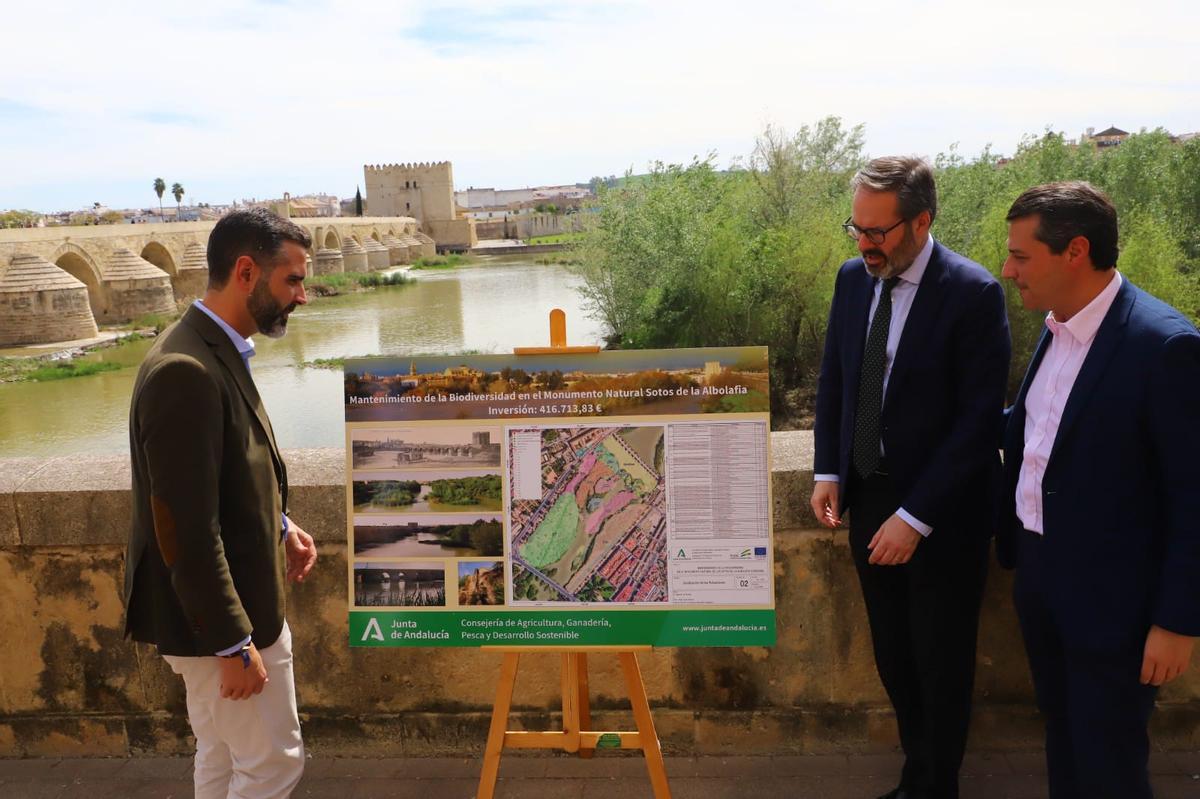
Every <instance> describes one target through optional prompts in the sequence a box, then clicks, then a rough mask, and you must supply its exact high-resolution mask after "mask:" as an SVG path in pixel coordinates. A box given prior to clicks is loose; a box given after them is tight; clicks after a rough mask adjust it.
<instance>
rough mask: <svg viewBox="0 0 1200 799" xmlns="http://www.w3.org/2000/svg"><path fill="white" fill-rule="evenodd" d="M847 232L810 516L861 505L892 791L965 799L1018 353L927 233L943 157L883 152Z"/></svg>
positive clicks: (863, 572)
mask: <svg viewBox="0 0 1200 799" xmlns="http://www.w3.org/2000/svg"><path fill="white" fill-rule="evenodd" d="M853 186H854V200H853V205H852V213H851V215H850V218H849V219H848V220H846V223H845V224H844V225H843V227H844V228H845V229H846V232H847V233H849V234H850V236H851V238H853V239H855V240H856V241H857V242H858V249H859V252H860V253H861V254H862V256H861V257H859V258H854V259H852V260H850V261H847V262H846V263H845V264H843V265H842V267H841V269H840V270H839V272H838V275H837V283H836V286H835V289H834V295H833V307H832V309H831V310H830V314H829V327H828V330H827V331H826V334H825V354H824V358H823V360H822V362H821V377H820V383H819V385H818V389H817V418H816V425H815V431H814V432H815V439H816V456H815V468H814V471H815V472H816V487H815V489H814V491H813V496H812V508H813V512H814V513H815V514H816V516H817V519H818V520H820V521H821V522H822V523H823V524H825V525H827V526H829V527H831V528H832V527H837V526H839V525H840V523H841V513H842V511H844V510H847V509H848V510H850V511H851V513H850V549H851V552H852V554H853V556H854V564H855V567H856V569H857V571H858V576H859V582H860V584H861V586H862V591H863V598H864V600H865V602H866V606H867V617H868V619H869V621H870V625H871V641H872V644H873V647H874V651H875V665H876V667H877V668H878V670H879V676H880V679H881V680H882V682H883V685H884V688H885V689H886V690H887V693H888V697H889V698H890V699H891V702H892V706H893V707H894V708H895V711H896V720H897V723H898V726H899V731H900V742H901V745H902V746H903V748H904V754H905V763H904V770H903V772H902V774H901V777H900V783H899V786H898V787H897V788H896V789H894V790H892V791H890V792H889V793H887V794H886V795H885V799H955V798H956V797H957V796H958V770H959V767H960V765H961V764H962V757H963V751H964V749H965V747H966V738H967V727H968V723H969V721H970V715H971V691H972V688H973V685H974V678H975V639H976V631H977V627H978V621H979V605H980V601H981V599H982V596H983V584H984V577H985V574H986V571H987V562H988V549H989V543H990V539H991V534H992V531H993V529H992V528H993V524H994V519H995V516H994V514H995V493H994V492H995V491H997V490H998V488H999V480H1000V458H999V452H998V451H997V447H996V432H995V431H996V422H995V420H996V418H997V417H998V415H999V414H1000V412H1001V411H1002V410H1003V408H1004V388H1005V385H1006V382H1007V378H1008V365H1009V359H1010V357H1011V347H1010V343H1009V335H1008V319H1007V316H1006V314H1005V309H1004V292H1003V290H1002V289H1001V288H1000V284H999V283H998V282H997V281H996V280H995V279H994V278H993V277H992V276H991V275H990V274H988V272H987V271H986V270H985V269H984V268H983V267H981V266H979V265H978V264H976V263H973V262H971V261H969V260H967V259H966V258H963V257H962V256H960V255H958V254H956V253H954V252H952V251H950V250H948V249H946V248H945V247H943V246H942V245H940V244H938V243H937V242H935V241H934V240H933V237H932V236H930V233H929V229H930V225H932V224H933V220H934V217H935V216H936V215H937V192H936V189H935V187H934V181H933V172H932V170H931V169H930V167H929V164H928V163H926V162H925V161H922V160H920V159H917V158H899V157H891V158H877V159H875V160H873V161H871V162H870V163H869V164H868V165H867V166H866V167H864V168H863V169H862V170H860V171H859V173H858V174H857V175H856V176H855V178H854V182H853Z"/></svg>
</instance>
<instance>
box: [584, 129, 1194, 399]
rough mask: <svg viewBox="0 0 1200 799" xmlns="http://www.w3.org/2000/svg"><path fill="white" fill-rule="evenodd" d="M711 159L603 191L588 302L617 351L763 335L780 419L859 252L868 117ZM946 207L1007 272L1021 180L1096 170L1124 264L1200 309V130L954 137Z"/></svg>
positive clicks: (589, 234) (946, 168) (973, 247)
mask: <svg viewBox="0 0 1200 799" xmlns="http://www.w3.org/2000/svg"><path fill="white" fill-rule="evenodd" d="M714 160H715V157H714V156H712V155H710V156H709V157H707V158H705V159H699V158H697V159H694V160H693V161H692V162H691V163H690V164H686V165H684V164H672V165H664V164H661V163H656V164H654V165H653V167H652V168H651V170H650V173H649V174H648V175H645V176H639V177H638V179H636V180H632V179H631V178H632V177H633V176H632V173H627V174H626V177H625V179H624V180H623V181H620V182H617V181H612V183H611V184H609V183H608V182H607V181H602V179H598V178H593V184H594V185H595V186H596V187H597V189H598V199H597V202H596V207H595V213H592V214H588V215H587V216H588V217H589V220H588V225H587V226H586V228H585V231H584V233H583V234H582V236H581V237H580V238H579V239H578V240H577V242H576V243H574V244H573V245H572V247H573V249H574V250H575V253H574V255H575V258H576V259H577V261H578V263H577V265H576V266H573V267H572V268H573V269H574V270H575V271H576V272H577V274H579V276H580V277H581V278H582V286H581V287H580V289H579V290H580V292H581V294H582V296H583V298H584V301H585V304H586V306H587V307H588V309H589V312H590V313H591V314H592V315H593V316H594V317H595V318H598V319H599V320H600V321H602V322H603V323H604V324H605V326H606V327H607V328H608V335H607V340H608V342H609V345H610V346H619V347H637V348H644V347H677V346H678V347H683V346H720V345H738V344H766V345H768V346H769V348H770V356H771V394H772V397H771V399H772V405H773V408H774V409H775V410H776V411H778V412H779V414H778V415H777V417H776V419H777V421H783V419H784V418H786V416H787V415H788V414H789V413H794V412H796V411H799V416H800V417H801V418H802V417H803V416H804V410H805V406H806V405H807V404H808V403H809V402H811V397H812V395H813V392H814V390H815V374H816V371H817V367H818V366H819V363H820V357H821V353H822V351H823V348H824V337H825V324H826V318H827V315H828V311H829V302H830V299H831V294H832V290H833V279H834V274H835V272H836V270H837V268H838V265H839V264H840V263H841V262H842V261H843V260H845V259H846V258H848V257H851V256H853V255H854V254H855V253H856V251H855V249H854V246H853V243H852V242H851V241H850V240H849V239H848V238H847V237H846V236H845V235H844V234H843V233H842V232H841V231H840V230H839V228H838V225H839V223H840V222H841V221H842V220H843V219H845V218H846V216H847V215H848V214H849V210H850V199H851V195H850V190H849V181H850V178H851V176H852V175H853V173H854V171H855V170H856V169H857V168H858V167H859V166H860V165H861V164H862V163H863V161H864V160H865V156H864V154H863V131H862V128H861V126H858V127H853V128H846V127H845V126H843V125H842V123H841V121H840V120H838V119H836V118H834V117H830V118H827V119H824V120H821V121H820V122H818V123H817V124H816V125H814V126H812V127H804V128H801V129H800V130H799V131H798V132H796V133H795V134H790V133H788V132H786V131H784V130H782V129H777V128H774V127H768V128H767V129H766V130H765V131H764V132H763V134H762V135H761V136H760V137H759V138H758V140H757V142H756V144H755V147H754V150H753V152H752V153H751V154H750V156H749V157H748V159H747V161H746V164H745V166H744V167H743V166H741V165H740V164H737V163H736V162H735V168H733V169H731V170H729V171H728V172H718V171H717V170H716V169H715V168H714V167H713V162H714ZM934 168H935V171H936V173H937V181H938V195H939V210H938V215H937V218H936V220H935V221H934V225H933V235H934V236H935V237H936V238H937V239H938V240H939V241H941V242H942V243H944V244H946V245H947V246H949V247H951V248H953V249H955V250H957V251H959V252H962V253H964V254H966V255H968V256H969V257H971V258H973V259H974V260H976V261H978V262H979V263H981V264H983V265H984V266H985V267H986V268H987V269H989V270H991V271H992V272H993V273H994V274H996V275H999V273H1000V270H1001V268H1002V266H1003V263H1004V260H1005V258H1006V257H1007V236H1008V226H1007V223H1006V222H1005V215H1006V213H1007V211H1008V208H1009V206H1010V205H1011V204H1012V202H1013V200H1014V199H1016V197H1017V196H1018V195H1019V194H1020V193H1021V192H1022V191H1024V190H1025V189H1027V188H1029V187H1030V186H1034V185H1037V184H1040V183H1046V182H1050V181H1057V180H1088V181H1090V182H1092V183H1094V184H1095V185H1097V186H1099V187H1100V188H1101V189H1103V190H1105V191H1106V192H1108V193H1109V195H1110V196H1111V197H1112V200H1113V203H1114V204H1115V205H1116V207H1117V211H1118V214H1119V218H1120V220H1121V245H1122V255H1121V259H1120V263H1119V266H1120V268H1121V270H1122V271H1123V272H1124V273H1125V274H1126V275H1127V276H1128V277H1129V278H1130V279H1131V280H1132V281H1134V282H1135V283H1138V284H1139V285H1141V286H1142V287H1143V288H1145V289H1147V290H1149V291H1150V292H1151V293H1154V294H1156V295H1158V296H1160V297H1161V298H1163V299H1164V300H1166V301H1167V302H1169V303H1171V304H1173V305H1175V306H1176V307H1178V308H1180V309H1181V310H1183V311H1184V312H1186V313H1188V314H1191V315H1192V317H1193V318H1196V317H1197V315H1198V314H1200V139H1193V140H1190V141H1188V142H1185V143H1182V144H1180V143H1178V142H1175V141H1173V140H1172V139H1171V137H1170V136H1169V135H1168V134H1167V133H1166V132H1165V131H1162V130H1155V131H1148V132H1147V131H1142V132H1140V133H1138V134H1135V135H1133V136H1130V137H1129V138H1128V139H1127V140H1126V141H1125V142H1123V143H1122V144H1121V145H1120V146H1119V147H1116V148H1111V149H1108V150H1105V151H1099V150H1097V149H1096V148H1095V147H1094V146H1091V145H1090V144H1086V143H1085V144H1082V145H1076V144H1074V143H1072V142H1070V141H1067V140H1066V139H1064V137H1063V136H1062V135H1061V134H1059V133H1055V132H1053V131H1049V130H1047V131H1044V132H1042V133H1040V134H1036V135H1030V136H1026V137H1025V138H1024V139H1022V141H1021V143H1020V145H1019V147H1018V148H1017V152H1016V154H1015V155H1014V156H1013V157H1012V158H1010V159H1003V158H1000V157H999V156H998V155H997V154H996V153H994V152H993V151H992V150H991V149H990V148H986V149H985V150H984V151H983V152H982V153H981V154H980V155H978V156H976V157H974V158H970V159H968V158H964V157H963V156H962V155H961V154H959V153H958V151H957V148H956V147H951V148H950V149H949V151H948V152H946V153H942V154H940V155H938V156H937V157H936V159H935V160H934ZM1005 290H1006V294H1007V298H1008V309H1009V319H1010V325H1011V328H1012V335H1013V371H1012V373H1011V375H1010V381H1009V384H1010V389H1011V390H1013V391H1015V389H1016V387H1017V385H1018V384H1019V381H1020V378H1021V375H1022V374H1023V372H1024V369H1025V366H1026V364H1027V363H1028V358H1029V355H1030V354H1031V352H1032V349H1033V346H1034V344H1035V342H1036V341H1037V338H1038V336H1039V335H1040V334H1041V330H1042V329H1043V326H1044V323H1043V318H1044V314H1042V313H1038V312H1030V311H1026V310H1025V309H1024V308H1023V307H1022V306H1021V303H1020V298H1019V295H1018V294H1017V292H1016V291H1015V290H1013V288H1012V286H1011V285H1009V284H1008V283H1007V281H1005Z"/></svg>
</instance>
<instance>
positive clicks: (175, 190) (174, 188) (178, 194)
mask: <svg viewBox="0 0 1200 799" xmlns="http://www.w3.org/2000/svg"><path fill="white" fill-rule="evenodd" d="M171 193H172V194H174V195H175V221H176V222H178V221H179V211H180V208H179V203H180V201H181V200H183V186H182V185H180V184H178V183H172V184H171Z"/></svg>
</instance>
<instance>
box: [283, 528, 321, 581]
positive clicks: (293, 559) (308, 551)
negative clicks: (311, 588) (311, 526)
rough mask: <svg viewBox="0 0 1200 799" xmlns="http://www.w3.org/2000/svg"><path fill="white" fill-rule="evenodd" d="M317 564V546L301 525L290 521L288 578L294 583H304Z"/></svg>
mask: <svg viewBox="0 0 1200 799" xmlns="http://www.w3.org/2000/svg"><path fill="white" fill-rule="evenodd" d="M316 562H317V545H316V544H314V543H313V540H312V536H311V535H309V534H308V533H306V532H304V530H302V529H300V525H298V524H296V523H295V522H294V521H292V520H291V519H288V535H287V578H288V579H289V580H291V581H292V582H294V583H300V582H303V581H304V578H305V577H307V576H308V573H309V572H310V571H312V567H313V564H315V563H316Z"/></svg>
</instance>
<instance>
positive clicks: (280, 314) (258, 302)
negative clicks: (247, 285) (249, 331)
mask: <svg viewBox="0 0 1200 799" xmlns="http://www.w3.org/2000/svg"><path fill="white" fill-rule="evenodd" d="M246 308H247V310H249V311H250V316H251V317H253V318H254V324H255V325H257V326H258V331H259V332H260V333H262V334H263V335H264V336H266V337H267V338H283V335H284V334H285V333H287V323H288V314H290V313H291V312H292V311H294V310H296V303H292V304H291V305H289V306H287V307H286V308H285V307H283V306H282V305H280V304H279V303H277V302H276V301H275V298H274V297H272V296H271V287H270V286H269V285H268V280H267V278H266V277H260V278H259V279H258V282H257V283H255V284H254V289H253V290H252V291H251V292H250V300H249V302H248V303H247V305H246Z"/></svg>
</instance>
